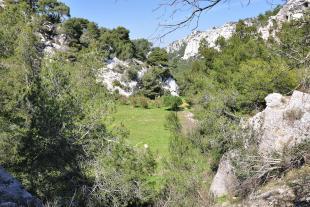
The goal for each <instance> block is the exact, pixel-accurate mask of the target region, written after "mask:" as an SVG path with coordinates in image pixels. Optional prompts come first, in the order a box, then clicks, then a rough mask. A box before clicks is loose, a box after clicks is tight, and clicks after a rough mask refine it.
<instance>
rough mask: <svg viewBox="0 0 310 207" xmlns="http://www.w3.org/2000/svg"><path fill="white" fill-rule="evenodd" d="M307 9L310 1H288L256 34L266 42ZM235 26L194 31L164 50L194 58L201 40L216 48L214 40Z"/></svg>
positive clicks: (250, 21)
mask: <svg viewBox="0 0 310 207" xmlns="http://www.w3.org/2000/svg"><path fill="white" fill-rule="evenodd" d="M309 7H310V0H288V1H287V3H286V4H284V5H283V7H282V8H281V9H280V11H279V12H278V13H277V14H276V15H275V16H271V17H270V18H269V20H268V23H267V25H265V26H260V27H259V28H258V32H259V33H261V36H262V38H263V39H265V40H267V39H268V38H269V37H270V36H273V37H275V36H276V32H277V29H276V28H277V27H280V26H281V24H282V23H283V22H286V21H290V20H292V19H298V18H301V17H302V16H303V14H304V11H305V10H307V9H309ZM253 21H255V19H247V20H245V23H246V24H248V25H252V24H253ZM236 24H237V23H236V22H232V23H227V24H225V25H224V26H221V27H216V28H213V29H210V30H208V31H194V32H192V34H190V35H189V36H187V37H186V38H185V39H182V40H178V41H175V42H173V43H171V44H170V45H168V46H167V48H166V50H167V52H168V53H170V54H172V53H175V54H178V53H182V54H180V55H181V56H182V59H184V60H187V59H190V58H193V57H196V56H197V55H198V50H199V45H200V42H201V41H202V40H206V41H207V42H208V43H209V46H210V47H215V48H216V45H215V42H216V40H217V39H218V38H219V37H220V36H222V37H224V38H225V39H228V38H230V37H231V36H232V35H233V33H234V32H235V28H236ZM184 48H185V49H184ZM179 51H182V52H179ZM183 51H184V52H183Z"/></svg>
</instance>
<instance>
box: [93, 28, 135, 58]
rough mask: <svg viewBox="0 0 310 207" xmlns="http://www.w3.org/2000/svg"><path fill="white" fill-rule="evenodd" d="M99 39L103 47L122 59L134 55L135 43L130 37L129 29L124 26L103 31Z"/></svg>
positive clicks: (111, 54)
mask: <svg viewBox="0 0 310 207" xmlns="http://www.w3.org/2000/svg"><path fill="white" fill-rule="evenodd" d="M99 39H100V40H99V41H100V44H101V47H102V48H104V49H105V50H107V51H109V53H110V56H112V57H113V56H116V57H118V58H120V59H122V60H126V59H129V58H132V57H134V53H135V48H134V44H133V43H132V42H131V41H130V39H129V31H128V30H127V29H125V28H124V27H117V28H116V29H113V30H111V31H109V30H107V31H102V32H101V35H100V38H99Z"/></svg>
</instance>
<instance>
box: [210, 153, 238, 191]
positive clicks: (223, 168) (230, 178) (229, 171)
mask: <svg viewBox="0 0 310 207" xmlns="http://www.w3.org/2000/svg"><path fill="white" fill-rule="evenodd" d="M234 156H235V153H233V152H229V153H226V154H225V155H224V156H223V157H222V159H221V161H220V164H219V168H218V170H217V172H216V175H215V177H214V178H213V181H212V184H211V187H210V192H211V194H212V195H213V196H214V197H222V196H227V195H230V196H233V195H234V194H235V191H236V188H237V186H238V185H239V181H238V179H237V177H236V176H235V174H234V169H233V165H232V163H231V160H232V159H233V157H234Z"/></svg>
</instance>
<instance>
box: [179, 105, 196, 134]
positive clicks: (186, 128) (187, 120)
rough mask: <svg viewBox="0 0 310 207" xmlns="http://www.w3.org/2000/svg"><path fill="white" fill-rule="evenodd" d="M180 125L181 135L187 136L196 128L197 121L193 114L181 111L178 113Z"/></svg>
mask: <svg viewBox="0 0 310 207" xmlns="http://www.w3.org/2000/svg"><path fill="white" fill-rule="evenodd" d="M178 114H179V118H180V122H181V125H182V133H183V134H184V135H189V134H191V133H192V132H193V130H194V129H195V128H196V127H197V124H198V121H197V120H196V119H195V118H194V114H193V113H191V112H189V111H181V112H179V113H178Z"/></svg>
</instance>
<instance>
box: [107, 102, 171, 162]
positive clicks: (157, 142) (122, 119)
mask: <svg viewBox="0 0 310 207" xmlns="http://www.w3.org/2000/svg"><path fill="white" fill-rule="evenodd" d="M168 113H169V111H167V110H166V109H165V108H150V109H144V108H135V107H132V106H129V105H119V106H117V111H116V113H115V114H113V120H114V121H113V124H112V126H117V125H120V124H123V125H124V126H125V127H126V128H127V129H128V130H129V133H130V134H129V139H128V141H129V143H130V144H132V145H135V146H137V147H144V145H145V144H147V145H148V146H149V148H150V149H151V150H152V151H153V152H154V153H155V154H156V155H158V158H159V159H160V158H162V157H165V156H168V147H169V136H170V132H169V130H167V129H166V128H165V126H164V125H165V121H166V116H167V114H168Z"/></svg>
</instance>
